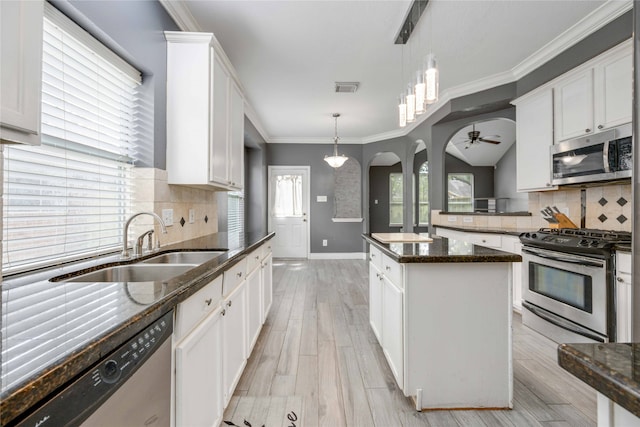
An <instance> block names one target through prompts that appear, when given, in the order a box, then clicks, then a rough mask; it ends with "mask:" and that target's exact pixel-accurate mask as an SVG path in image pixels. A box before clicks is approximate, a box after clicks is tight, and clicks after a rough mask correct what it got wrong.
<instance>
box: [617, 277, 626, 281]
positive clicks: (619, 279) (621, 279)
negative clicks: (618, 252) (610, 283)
mask: <svg viewBox="0 0 640 427" xmlns="http://www.w3.org/2000/svg"><path fill="white" fill-rule="evenodd" d="M616 280H617V281H618V282H624V279H623V278H622V277H616Z"/></svg>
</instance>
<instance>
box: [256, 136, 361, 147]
mask: <svg viewBox="0 0 640 427" xmlns="http://www.w3.org/2000/svg"><path fill="white" fill-rule="evenodd" d="M269 144H324V145H333V137H313V136H312V137H302V138H298V137H289V136H286V137H281V138H271V140H270V141H269ZM345 144H351V145H363V144H365V142H364V141H363V139H362V138H343V137H340V141H339V143H338V145H345Z"/></svg>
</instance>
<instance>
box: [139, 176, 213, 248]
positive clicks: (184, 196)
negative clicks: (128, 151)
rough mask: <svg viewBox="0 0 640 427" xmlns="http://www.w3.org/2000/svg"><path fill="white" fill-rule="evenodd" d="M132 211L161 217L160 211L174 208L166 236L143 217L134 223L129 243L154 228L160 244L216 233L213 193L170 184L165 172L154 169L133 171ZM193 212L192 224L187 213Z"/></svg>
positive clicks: (150, 219)
mask: <svg viewBox="0 0 640 427" xmlns="http://www.w3.org/2000/svg"><path fill="white" fill-rule="evenodd" d="M133 174H134V182H135V189H134V193H133V197H132V198H133V206H132V207H133V209H132V211H133V212H142V211H147V212H148V211H153V212H155V213H157V214H158V215H160V216H162V210H163V209H173V225H172V226H170V227H167V234H161V233H160V227H159V226H158V225H157V223H155V224H153V225H152V222H153V221H152V218H151V217H150V216H148V215H143V216H140V217H138V218H136V219H135V220H134V222H133V223H132V225H131V231H130V233H129V236H131V237H130V240H131V239H133V238H135V236H138V235H140V234H141V233H143V232H144V231H145V230H148V229H150V228H154V230H155V233H156V238H159V240H160V243H161V244H162V245H166V244H169V243H176V242H181V241H184V240H189V239H192V238H195V237H200V236H204V235H207V234H211V233H215V232H217V231H218V207H217V202H216V193H215V192H213V191H209V190H203V189H198V188H191V187H184V186H179V185H169V184H168V183H167V171H165V170H162V169H156V168H135V169H134V171H133ZM190 209H193V210H194V214H195V215H194V222H193V223H190V222H189V210H190Z"/></svg>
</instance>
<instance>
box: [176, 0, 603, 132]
mask: <svg viewBox="0 0 640 427" xmlns="http://www.w3.org/2000/svg"><path fill="white" fill-rule="evenodd" d="M603 3H605V2H604V1H594V0H586V1H583V0H569V1H526V0H522V1H494V0H473V1H445V0H435V1H434V0H431V1H430V2H429V5H428V7H427V9H426V11H425V12H424V14H423V15H422V18H421V19H420V21H419V23H418V26H417V28H416V29H415V30H414V32H413V35H412V36H411V39H410V40H409V42H408V43H407V44H406V45H396V44H394V40H395V37H396V36H397V33H398V30H399V29H400V26H401V25H402V22H403V21H404V18H405V15H406V13H407V10H408V8H409V6H410V4H411V3H410V1H406V0H393V1H368V0H361V1H326V0H325V1H320V0H319V1H270V0H264V1H216V0H212V1H194V0H186V1H184V2H180V6H181V7H186V8H188V10H189V11H190V13H191V15H192V16H193V21H194V22H195V23H196V25H195V27H197V28H198V30H200V31H208V32H213V33H214V34H215V36H216V38H217V39H218V40H219V42H220V44H221V45H222V47H223V48H224V50H225V52H226V54H227V56H228V57H229V59H230V60H231V63H232V64H233V66H234V68H235V70H236V72H237V75H238V77H239V79H240V81H241V83H242V86H243V89H244V91H245V95H246V99H247V102H248V103H249V104H250V105H251V107H252V108H253V110H254V111H255V113H256V117H257V120H259V122H260V123H259V124H256V125H257V127H258V129H259V130H261V132H262V133H263V136H264V137H265V138H267V139H268V140H269V141H271V142H274V141H275V142H283V141H287V142H309V141H313V142H322V141H325V140H326V143H331V142H332V134H333V119H332V117H331V114H332V112H334V111H340V113H341V114H342V116H341V120H340V129H339V132H340V137H341V142H342V143H349V142H353V141H358V140H362V139H367V138H368V139H371V138H374V139H375V136H376V135H380V134H384V133H387V132H393V131H397V130H398V126H397V123H396V115H397V97H398V95H399V94H400V92H401V91H402V90H403V89H404V88H405V85H406V84H407V83H408V82H409V80H410V79H411V78H413V76H414V74H415V70H416V69H417V68H418V66H419V64H420V63H421V61H422V58H423V56H424V55H425V54H427V53H428V51H429V50H432V51H433V52H434V53H435V54H436V56H437V59H438V64H439V69H440V90H441V93H446V92H447V91H448V90H451V89H453V88H456V87H460V86H462V85H466V84H470V83H472V82H476V81H478V80H481V79H487V78H489V77H491V76H495V75H500V74H501V73H505V72H509V71H511V70H513V69H514V67H516V66H518V65H519V64H521V63H523V61H525V60H526V59H527V58H529V57H530V56H532V55H533V54H534V53H536V51H538V50H539V49H541V48H543V47H544V46H545V45H546V44H547V43H549V42H551V41H552V40H554V39H555V38H557V37H558V36H560V35H561V34H562V33H564V32H565V31H567V30H568V29H569V28H570V27H572V26H573V25H574V24H576V23H577V22H578V21H580V20H581V19H583V18H584V17H585V16H587V15H588V14H590V13H591V12H593V11H594V10H595V9H597V8H598V7H600V6H601V5H602V4H603ZM565 47H566V46H565ZM337 81H346V82H360V85H359V88H358V91H357V92H356V93H336V92H335V88H334V84H335V82H337Z"/></svg>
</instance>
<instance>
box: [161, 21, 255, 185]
mask: <svg viewBox="0 0 640 427" xmlns="http://www.w3.org/2000/svg"><path fill="white" fill-rule="evenodd" d="M165 37H166V39H167V173H168V182H169V184H181V185H189V186H194V187H205V188H206V187H212V188H221V189H225V190H241V189H242V187H243V179H242V177H243V176H244V173H243V164H244V99H243V97H242V93H241V92H240V89H239V88H238V87H237V85H236V83H235V82H234V80H233V78H232V77H231V73H230V72H229V70H228V68H227V67H226V66H225V63H224V61H223V57H224V53H222V52H219V51H218V49H219V48H218V47H216V46H215V45H214V41H215V38H214V36H213V34H211V33H188V32H172V31H167V32H165Z"/></svg>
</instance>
